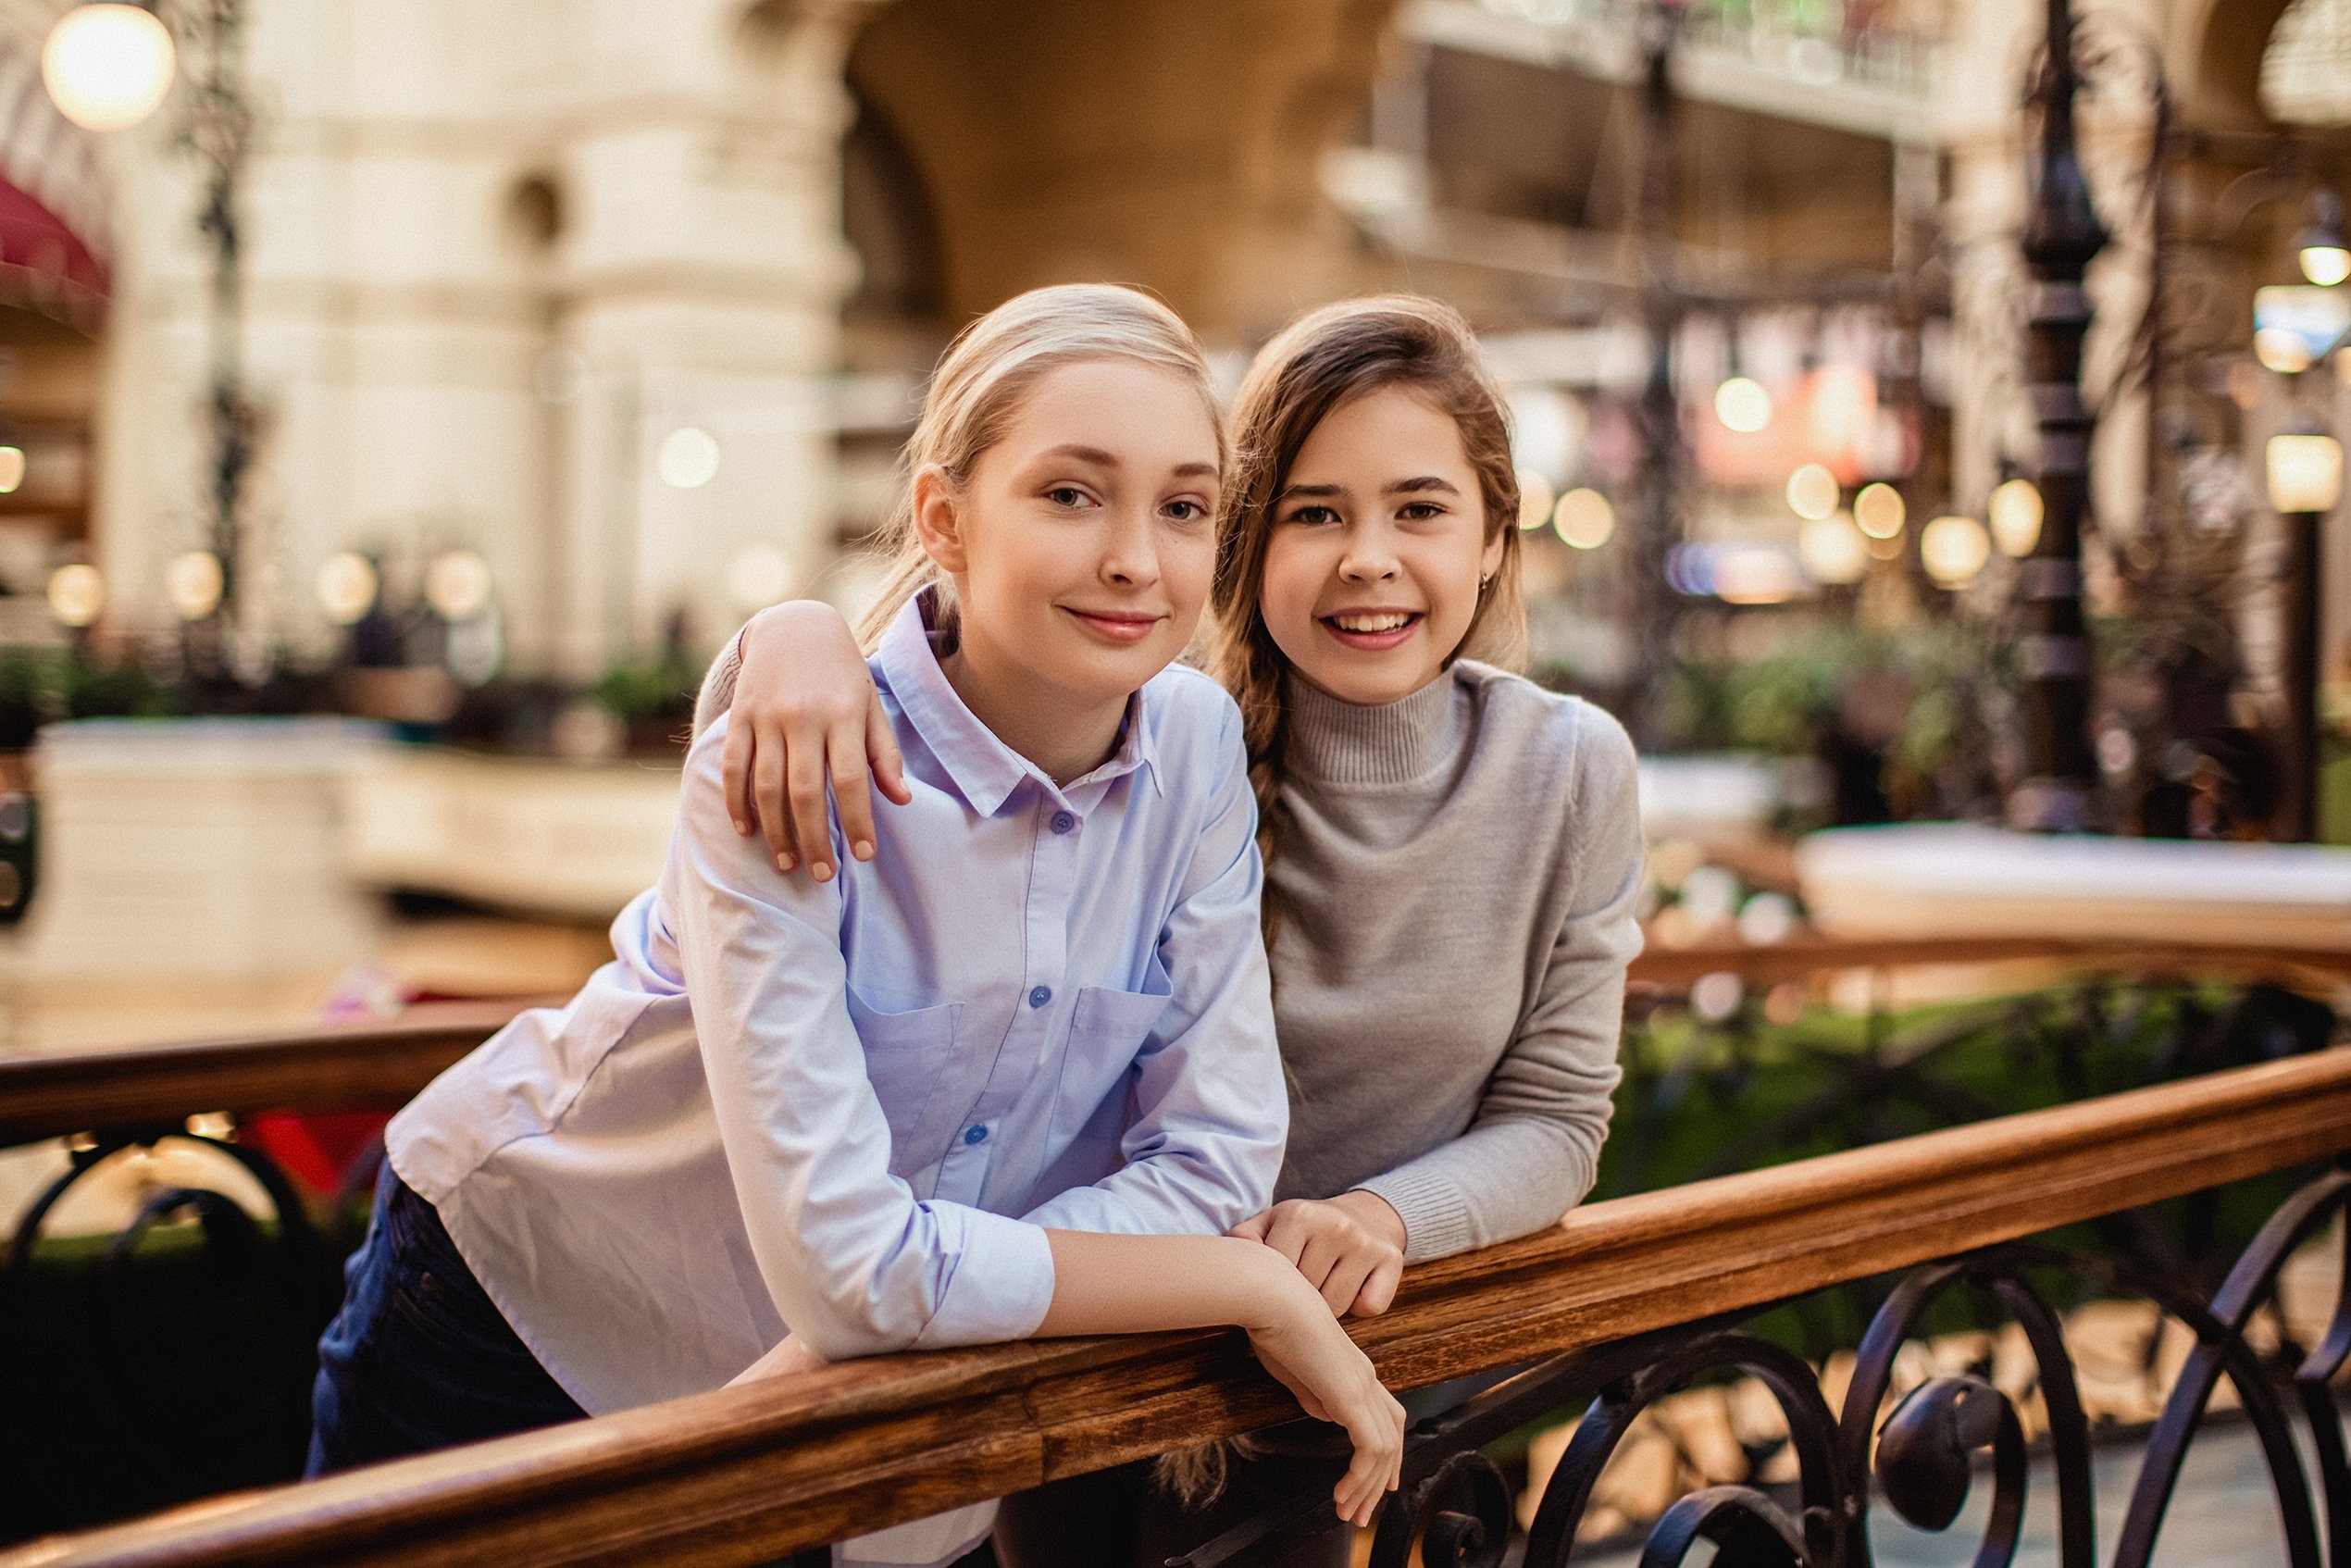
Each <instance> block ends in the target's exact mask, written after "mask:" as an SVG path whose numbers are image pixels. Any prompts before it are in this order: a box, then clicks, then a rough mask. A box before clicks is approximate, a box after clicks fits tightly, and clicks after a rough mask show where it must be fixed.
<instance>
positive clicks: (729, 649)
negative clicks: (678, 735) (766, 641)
mask: <svg viewBox="0 0 2351 1568" xmlns="http://www.w3.org/2000/svg"><path fill="white" fill-rule="evenodd" d="M750 629H751V623H750V622H749V621H745V622H744V623H743V624H742V626H741V627H740V628H737V630H736V632H735V635H734V636H732V637H729V638H728V639H727V646H726V647H725V648H724V649H722V650H721V651H720V652H719V654H718V656H717V657H716V658H715V659H713V660H711V661H710V670H709V672H708V673H707V674H705V675H704V676H703V678H702V690H701V691H698V692H696V693H695V694H694V739H695V740H701V739H702V732H703V730H705V729H708V728H710V727H711V725H712V724H714V723H715V722H716V721H717V718H718V716H719V715H720V714H723V713H725V712H726V711H727V710H728V709H729V708H731V707H733V706H734V705H735V678H736V677H737V676H739V675H740V674H741V673H742V670H743V633H744V632H746V631H748V630H750Z"/></svg>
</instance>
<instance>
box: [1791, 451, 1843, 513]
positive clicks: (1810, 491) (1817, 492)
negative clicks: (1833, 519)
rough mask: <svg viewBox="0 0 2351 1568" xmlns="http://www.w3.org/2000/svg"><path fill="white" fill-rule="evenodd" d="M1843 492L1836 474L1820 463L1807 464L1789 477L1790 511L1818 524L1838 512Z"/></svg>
mask: <svg viewBox="0 0 2351 1568" xmlns="http://www.w3.org/2000/svg"><path fill="white" fill-rule="evenodd" d="M1842 490H1843V487H1842V486H1840V485H1839V484H1838V483H1837V482H1836V476H1835V474H1832V473H1830V472H1829V471H1828V469H1827V468H1825V467H1822V465H1820V464H1818V463H1807V464H1805V465H1804V467H1801V468H1798V469H1797V471H1796V472H1794V473H1793V474H1790V475H1789V476H1788V477H1787V505H1788V510H1789V511H1791V512H1793V513H1795V514H1796V515H1797V516H1799V517H1803V518H1805V519H1807V520H1809V521H1814V522H1817V521H1819V520H1820V519H1821V518H1822V517H1825V516H1829V515H1830V514H1831V513H1833V512H1835V510H1836V499H1837V496H1838V495H1839V494H1840V493H1841V492H1842Z"/></svg>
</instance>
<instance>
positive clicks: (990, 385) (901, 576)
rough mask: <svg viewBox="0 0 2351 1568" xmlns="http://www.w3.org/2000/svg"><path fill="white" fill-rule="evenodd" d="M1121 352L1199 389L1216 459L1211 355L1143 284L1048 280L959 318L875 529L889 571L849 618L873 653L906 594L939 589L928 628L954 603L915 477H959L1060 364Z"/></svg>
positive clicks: (946, 624) (948, 615)
mask: <svg viewBox="0 0 2351 1568" xmlns="http://www.w3.org/2000/svg"><path fill="white" fill-rule="evenodd" d="M1101 359H1124V360H1132V361H1134V362H1136V363H1138V364H1142V365H1150V366H1154V367H1158V368H1160V369H1163V370H1169V371H1173V372H1175V373H1176V375H1178V376H1181V377H1183V378H1184V379H1185V380H1187V381H1188V382H1189V383H1190V384H1191V385H1192V386H1193V387H1194V388H1195V389H1196V390H1197V391H1198V392H1199V393H1200V405H1201V406H1202V407H1203V408H1204V409H1206V410H1207V413H1208V421H1209V424H1210V425H1211V426H1212V427H1213V429H1215V431H1216V441H1217V454H1216V455H1217V463H1218V467H1220V468H1221V467H1223V466H1224V462H1225V421H1224V418H1223V416H1222V415H1221V413H1220V412H1219V410H1218V408H1217V406H1216V394H1215V392H1214V389H1213V385H1212V383H1211V378H1210V375H1209V369H1208V360H1207V358H1206V356H1205V355H1202V354H1201V352H1200V340H1199V339H1197V338H1195V337H1194V336H1193V335H1192V330H1191V329H1190V328H1189V327H1187V326H1185V325H1184V322H1183V318H1182V317H1178V316H1177V315H1176V313H1175V312H1174V311H1172V310H1170V309H1168V308H1167V306H1166V305H1163V304H1161V303H1160V302H1159V301H1158V300H1156V299H1154V298H1152V297H1151V295H1150V294H1147V293H1145V292H1142V291H1141V290H1140V289H1131V288H1127V287H1126V286H1125V285H1123V284H1117V283H1057V284H1055V285H1053V286H1052V287H1051V288H1044V289H1031V290H1030V291H1028V292H1026V293H1025V294H1018V295H1015V296H1014V297H1013V298H1011V299H1008V300H1006V301H1005V302H1004V303H1003V304H1001V305H998V306H997V307H996V308H995V309H993V310H991V311H989V313H988V314H987V315H985V316H983V317H980V318H979V319H978V320H976V321H975V322H973V323H972V324H971V325H970V326H968V327H966V328H964V330H963V331H962V333H961V334H959V335H958V336H957V337H956V339H955V341H954V342H952V344H950V345H949V346H948V349H947V352H946V354H945V355H942V356H941V357H940V359H939V367H938V368H937V369H936V370H934V371H932V372H931V378H930V386H929V388H928V389H927V391H926V392H925V393H924V394H923V411H922V416H921V417H920V418H918V419H917V420H915V422H914V434H913V435H911V436H909V437H908V438H907V439H906V446H905V450H904V452H903V453H902V455H901V465H902V469H903V480H902V482H903V491H902V494H901V496H900V498H899V502H898V505H897V507H896V509H895V510H894V511H893V512H892V513H891V515H890V518H889V522H887V523H885V524H884V525H883V527H882V530H881V536H880V539H879V540H878V541H877V542H878V544H879V546H880V549H881V552H882V554H884V555H885V556H886V557H887V559H888V562H889V575H888V576H887V577H886V578H885V579H883V581H882V586H881V591H880V592H879V594H878V595H877V597H876V598H875V600H874V602H873V604H872V606H871V607H870V608H868V609H867V610H866V612H865V615H864V616H862V617H860V619H859V620H858V623H857V641H859V642H860V643H861V644H863V645H864V647H865V650H866V652H868V653H871V652H872V651H873V649H874V647H875V645H876V644H877V643H878V642H879V641H881V636H882V633H883V632H885V631H886V630H888V629H889V623H890V622H891V621H892V620H894V619H896V618H897V616H898V612H899V611H900V610H902V609H903V608H904V607H905V604H906V602H907V601H908V600H909V599H912V598H914V596H915V595H916V594H917V593H920V592H922V591H924V590H925V589H928V588H936V589H937V590H938V591H939V593H938V615H937V626H936V628H935V629H939V630H942V631H946V632H948V633H949V634H950V635H952V631H953V628H954V625H955V616H956V606H955V604H954V590H953V587H952V584H951V583H950V582H949V581H948V579H947V574H946V573H945V572H943V571H941V570H939V565H938V563H936V562H934V561H933V560H932V559H931V558H930V556H929V555H928V554H927V553H926V552H925V551H924V549H923V545H922V540H921V539H920V537H919V536H917V535H916V533H915V531H914V477H915V476H916V475H918V474H920V473H922V472H923V471H924V470H925V469H926V468H933V467H935V468H937V469H938V470H939V472H940V473H942V474H944V475H945V476H946V478H947V481H948V483H949V484H951V485H953V486H955V487H957V488H958V489H960V488H961V487H962V486H964V484H966V483H968V482H969V481H970V479H971V475H972V469H973V467H975V466H976V464H977V463H978V462H979V459H980V457H981V456H982V455H983V454H985V453H986V452H987V451H988V449H989V447H992V446H994V445H995V444H996V443H997V442H1000V441H1001V440H1002V439H1003V436H1004V431H1005V430H1006V429H1008V428H1009V427H1010V426H1011V424H1012V422H1013V420H1014V417H1017V416H1018V414H1019V412H1020V405H1021V400H1022V398H1023V397H1024V396H1026V393H1027V392H1028V391H1029V390H1030V389H1031V388H1033V387H1034V386H1035V385H1036V384H1037V383H1038V381H1039V380H1042V379H1043V378H1044V377H1045V375H1046V374H1047V373H1048V372H1050V371H1052V370H1056V369H1058V368H1060V367H1063V366H1064V365H1074V364H1076V363H1079V362H1081V361H1085V360H1101Z"/></svg>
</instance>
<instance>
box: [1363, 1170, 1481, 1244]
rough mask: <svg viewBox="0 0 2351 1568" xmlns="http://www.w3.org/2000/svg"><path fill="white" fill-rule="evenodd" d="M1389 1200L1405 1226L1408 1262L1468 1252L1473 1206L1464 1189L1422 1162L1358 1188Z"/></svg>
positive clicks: (1388, 1204) (1376, 1178)
mask: <svg viewBox="0 0 2351 1568" xmlns="http://www.w3.org/2000/svg"><path fill="white" fill-rule="evenodd" d="M1355 1185H1356V1186H1357V1187H1359V1188H1362V1189H1363V1190H1364V1191H1365V1192H1369V1193H1372V1194H1373V1195H1375V1197H1379V1198H1383V1199H1386V1200H1387V1206H1388V1207H1389V1208H1391V1209H1394V1210H1395V1211H1396V1217H1397V1218H1399V1219H1400V1220H1402V1221H1403V1222H1404V1261H1405V1262H1406V1263H1425V1262H1426V1261H1427V1260H1429V1259H1431V1258H1445V1257H1450V1256H1451V1255H1452V1254H1454V1253H1455V1252H1460V1251H1466V1250H1467V1249H1468V1247H1469V1245H1470V1241H1471V1239H1472V1238H1471V1235H1470V1216H1469V1205H1468V1204H1467V1203H1465V1202H1463V1201H1462V1190H1461V1188H1460V1187H1458V1186H1457V1185H1455V1184H1454V1183H1453V1182H1452V1181H1450V1180H1449V1179H1448V1178H1447V1177H1446V1176H1444V1175H1442V1174H1441V1173H1439V1172H1437V1171H1433V1170H1428V1169H1425V1168H1424V1167H1423V1165H1422V1163H1421V1162H1417V1161H1416V1162H1414V1163H1413V1164H1410V1165H1404V1166H1401V1167H1399V1168H1398V1169H1396V1170H1392V1171H1389V1172H1387V1174H1386V1175H1383V1176H1374V1177H1373V1178H1372V1179H1371V1180H1369V1181H1359V1182H1357V1183H1356V1184H1355Z"/></svg>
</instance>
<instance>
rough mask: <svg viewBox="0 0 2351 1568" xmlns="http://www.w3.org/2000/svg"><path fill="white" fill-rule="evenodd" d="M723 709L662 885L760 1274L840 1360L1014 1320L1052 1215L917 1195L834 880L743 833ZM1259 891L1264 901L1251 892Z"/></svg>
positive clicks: (969, 1340) (997, 1332) (960, 1341)
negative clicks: (724, 758) (866, 1038)
mask: <svg viewBox="0 0 2351 1568" xmlns="http://www.w3.org/2000/svg"><path fill="white" fill-rule="evenodd" d="M726 732H727V720H726V717H725V716H723V715H722V716H719V717H718V718H716V719H715V721H714V722H713V723H712V724H711V725H710V727H709V728H707V729H705V730H704V731H703V734H702V736H701V737H700V738H699V739H698V740H696V742H695V744H694V747H693V749H692V751H691V752H690V753H689V754H688V756H687V761H686V772H685V779H684V785H683V789H682V791H681V795H680V800H679V807H678V831H677V835H676V837H675V838H674V839H673V840H672V841H671V848H670V857H669V865H668V868H667V870H666V871H665V874H664V878H663V880H664V901H665V904H666V906H667V908H668V909H670V910H671V911H673V912H674V914H675V917H676V920H677V940H678V957H679V964H680V966H681V968H682V970H683V972H684V978H685V981H686V991H687V994H688V995H689V996H690V997H691V998H692V999H693V1019H694V1032H695V1035H696V1037H697V1039H698V1040H699V1042H700V1046H701V1052H702V1059H703V1070H704V1072H705V1074H706V1076H707V1077H708V1079H709V1084H710V1098H711V1104H712V1108H713V1110H714V1111H715V1114H716V1116H717V1122H718V1130H719V1137H720V1140H721V1142H722V1143H723V1144H724V1146H725V1150H726V1155H727V1164H728V1169H729V1172H730V1174H731V1176H732V1178H733V1182H734V1188H735V1196H736V1200H737V1201H738V1202H739V1203H740V1205H741V1209H742V1217H743V1223H744V1226H745V1228H746V1229H747V1230H748V1231H749V1233H750V1238H751V1246H752V1251H753V1257H754V1258H755V1259H756V1261H757V1263H758V1266H759V1272H760V1276H761V1277H762V1279H763V1281H764V1282H765V1285H766V1288H767V1289H768V1291H769V1293H770V1295H771V1296H772V1297H773V1299H774V1300H775V1304H776V1310H777V1313H778V1314H779V1315H780V1316H781V1317H782V1318H783V1320H784V1322H785V1324H786V1325H788V1326H789V1327H790V1329H791V1330H792V1331H793V1332H794V1333H796V1334H798V1335H799V1336H800V1337H801V1338H802V1340H804V1341H805V1342H806V1343H807V1345H808V1347H809V1348H810V1349H811V1350H814V1351H815V1353H816V1354H818V1355H820V1356H823V1357H825V1358H826V1359H827V1360H837V1359H840V1358H841V1357H845V1356H857V1355H870V1354H876V1353H878V1352H882V1351H888V1350H906V1349H911V1348H923V1349H927V1348H932V1347H939V1346H948V1345H964V1344H977V1343H986V1342H989V1341H995V1340H1003V1339H1014V1338H1023V1337H1026V1335H1029V1334H1032V1333H1034V1332H1035V1331H1036V1329H1037V1325H1039V1323H1040V1322H1042V1321H1043V1319H1044V1316H1045V1311H1046V1308H1047V1307H1048V1306H1049V1305H1050V1304H1051V1300H1052V1293H1053V1264H1052V1253H1051V1249H1050V1247H1049V1245H1048V1243H1047V1240H1046V1238H1045V1233H1044V1231H1043V1230H1042V1229H1041V1228H1040V1227H1039V1226H1036V1225H1033V1224H1028V1223H1025V1222H1023V1221H1020V1220H1015V1219H1011V1218H1008V1217H1006V1216H1004V1215H1001V1214H993V1213H986V1212H984V1211H981V1210H978V1209H975V1208H969V1207H966V1206H964V1205H962V1204H955V1203H947V1202H938V1201H931V1202H925V1201H918V1200H917V1199H916V1198H915V1197H914V1192H913V1189H912V1188H909V1187H908V1186H907V1185H906V1184H905V1183H904V1182H903V1181H902V1180H900V1179H898V1178H897V1177H896V1176H892V1175H890V1173H889V1153H890V1139H889V1124H888V1122H887V1121H886V1120H885V1118H884V1116H883V1113H882V1108H881V1103H880V1101H879V1100H878V1099H877V1097H876V1095H875V1092H874V1088H873V1085H872V1083H871V1082H870V1080H869V1079H868V1078H867V1076H866V1074H865V1052H864V1049H863V1047H862V1045H861V1044H860V1042H859V1039H858V1036H857V1032H856V1029H855V1027H854V1026H853V1025H852V1023H851V1021H850V1017H849V1011H848V1004H847V994H846V987H847V980H848V972H847V966H846V964H845V963H844V961H843V959H842V957H841V952H840V935H839V933H840V908H841V905H840V892H839V890H838V885H837V884H832V883H817V882H813V881H811V880H809V879H808V878H806V877H785V876H783V875H781V874H779V873H777V871H776V869H775V868H774V867H773V866H772V865H769V864H768V863H767V861H766V858H765V853H764V852H763V850H762V847H761V843H760V840H757V839H755V838H744V837H742V836H741V835H739V834H737V833H736V832H735V830H734V828H733V826H732V824H731V823H729V821H728V816H727V811H726V807H725V803H724V801H723V798H722V793H721V779H720V775H721V752H722V748H723V746H724V743H725V738H726ZM1252 907H1253V904H1252Z"/></svg>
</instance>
